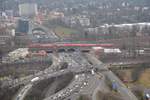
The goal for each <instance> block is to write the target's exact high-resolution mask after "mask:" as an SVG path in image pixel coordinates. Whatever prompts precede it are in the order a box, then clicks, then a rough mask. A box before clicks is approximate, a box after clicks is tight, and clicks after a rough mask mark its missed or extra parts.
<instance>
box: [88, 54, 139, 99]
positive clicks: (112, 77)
mask: <svg viewBox="0 0 150 100" xmlns="http://www.w3.org/2000/svg"><path fill="white" fill-rule="evenodd" d="M86 57H87V59H88V60H90V61H91V62H92V63H93V64H95V65H96V66H99V68H100V69H107V67H106V66H104V65H103V64H102V62H100V61H99V60H98V59H97V58H96V57H94V56H93V55H91V54H86ZM101 73H102V74H103V75H104V76H105V77H107V78H108V79H109V80H110V81H111V82H114V81H115V82H116V83H117V84H118V87H117V91H118V92H119V93H120V94H121V95H122V96H123V97H124V99H125V100H138V99H137V98H136V96H135V95H134V94H133V93H132V92H131V91H130V90H129V89H128V88H127V87H126V86H125V85H124V84H123V83H122V82H121V80H120V79H119V78H118V77H117V76H116V75H115V74H114V73H112V72H111V71H103V72H101Z"/></svg>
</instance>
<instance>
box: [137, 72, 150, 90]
mask: <svg viewBox="0 0 150 100" xmlns="http://www.w3.org/2000/svg"><path fill="white" fill-rule="evenodd" d="M138 82H139V83H140V84H142V85H144V86H145V87H148V88H150V69H147V70H145V71H144V72H143V73H142V74H141V75H140V77H139V80H138Z"/></svg>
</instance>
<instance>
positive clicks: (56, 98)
mask: <svg viewBox="0 0 150 100" xmlns="http://www.w3.org/2000/svg"><path fill="white" fill-rule="evenodd" d="M84 81H86V75H85V74H79V75H78V76H77V77H75V78H74V80H73V81H72V82H71V83H70V84H69V85H68V86H67V87H66V88H64V89H63V90H61V91H59V92H57V93H56V94H54V95H52V96H50V97H48V98H45V99H44V100H63V99H64V98H66V97H68V96H70V95H71V94H73V93H74V92H76V91H79V90H80V88H81V86H82V85H83V83H84Z"/></svg>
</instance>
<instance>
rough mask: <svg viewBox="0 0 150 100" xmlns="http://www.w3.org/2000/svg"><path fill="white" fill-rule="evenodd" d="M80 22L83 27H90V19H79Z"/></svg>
mask: <svg viewBox="0 0 150 100" xmlns="http://www.w3.org/2000/svg"><path fill="white" fill-rule="evenodd" d="M79 22H80V24H81V25H82V26H89V25H90V19H89V18H86V17H81V18H79Z"/></svg>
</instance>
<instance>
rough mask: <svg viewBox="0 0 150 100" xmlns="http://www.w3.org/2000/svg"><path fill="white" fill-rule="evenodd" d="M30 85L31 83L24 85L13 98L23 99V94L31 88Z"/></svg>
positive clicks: (15, 99)
mask: <svg viewBox="0 0 150 100" xmlns="http://www.w3.org/2000/svg"><path fill="white" fill-rule="evenodd" d="M32 86H33V84H28V85H26V86H24V87H23V88H22V89H21V90H20V91H19V92H18V94H17V95H16V96H15V98H14V99H13V100H24V98H25V96H26V95H27V93H28V91H29V90H30V89H31V88H32Z"/></svg>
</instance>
